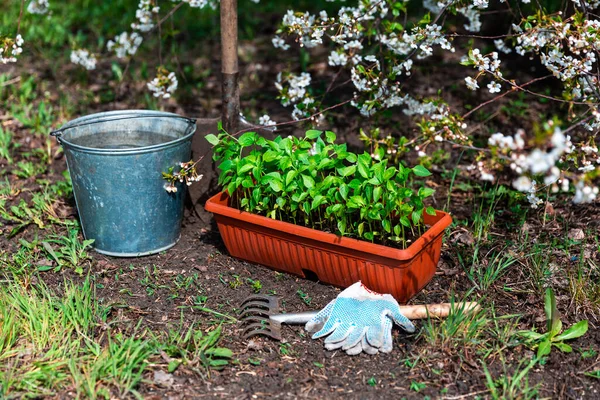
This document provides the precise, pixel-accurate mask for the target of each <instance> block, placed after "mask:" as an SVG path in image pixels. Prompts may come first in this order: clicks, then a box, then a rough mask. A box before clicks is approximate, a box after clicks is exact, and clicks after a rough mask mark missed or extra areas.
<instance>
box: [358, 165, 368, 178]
mask: <svg viewBox="0 0 600 400" xmlns="http://www.w3.org/2000/svg"><path fill="white" fill-rule="evenodd" d="M358 173H359V174H360V176H362V177H363V178H365V179H369V169H368V168H367V166H366V165H364V164H363V163H361V162H360V161H359V163H358Z"/></svg>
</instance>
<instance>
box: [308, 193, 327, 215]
mask: <svg viewBox="0 0 600 400" xmlns="http://www.w3.org/2000/svg"><path fill="white" fill-rule="evenodd" d="M326 202H327V199H326V198H325V196H323V195H320V194H318V195H316V196H315V198H314V199H313V201H312V204H311V206H310V209H311V211H312V210H314V209H316V208H318V207H319V206H320V205H321V204H323V203H326Z"/></svg>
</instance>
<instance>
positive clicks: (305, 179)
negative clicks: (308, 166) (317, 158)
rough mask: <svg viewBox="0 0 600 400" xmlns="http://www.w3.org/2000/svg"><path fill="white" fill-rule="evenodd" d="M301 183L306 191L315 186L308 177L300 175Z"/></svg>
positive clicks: (313, 181)
mask: <svg viewBox="0 0 600 400" xmlns="http://www.w3.org/2000/svg"><path fill="white" fill-rule="evenodd" d="M302 182H303V183H304V186H305V187H306V188H307V189H312V188H313V187H314V186H315V180H314V179H313V178H312V176H310V175H304V174H302Z"/></svg>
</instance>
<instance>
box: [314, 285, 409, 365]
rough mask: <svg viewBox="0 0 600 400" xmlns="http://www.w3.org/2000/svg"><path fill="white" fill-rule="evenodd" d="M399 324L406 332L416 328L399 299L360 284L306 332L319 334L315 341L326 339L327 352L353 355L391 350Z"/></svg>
mask: <svg viewBox="0 0 600 400" xmlns="http://www.w3.org/2000/svg"><path fill="white" fill-rule="evenodd" d="M392 321H393V322H396V323H397V324H398V325H400V326H401V327H402V328H403V329H404V330H405V331H407V332H414V331H415V327H414V325H413V324H412V322H410V320H409V319H408V318H406V317H405V316H404V315H402V313H401V312H400V306H399V304H398V302H397V301H396V299H394V298H393V297H392V296H391V295H389V294H379V293H375V292H373V291H371V290H369V289H367V288H366V287H365V286H364V285H363V284H362V283H361V282H357V283H355V284H353V285H352V286H350V287H348V288H347V289H346V290H344V291H343V292H342V293H340V294H339V295H338V297H337V298H335V299H334V300H332V301H331V302H330V303H329V304H327V306H325V308H324V309H323V310H321V311H319V312H318V313H317V315H315V316H314V317H313V318H312V319H311V320H310V321H309V322H307V323H306V326H305V329H306V330H307V331H309V332H315V331H317V330H318V332H316V333H315V334H314V335H313V336H312V338H313V339H318V338H320V337H323V336H327V335H329V336H328V337H327V338H326V339H325V348H326V349H327V350H335V349H340V348H341V349H342V350H344V351H346V352H347V353H348V354H350V355H354V354H359V353H360V352H362V351H364V352H365V353H367V354H376V353H377V352H379V351H381V352H384V353H388V352H390V351H392V347H393V340H392V325H393V322H392Z"/></svg>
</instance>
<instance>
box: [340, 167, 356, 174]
mask: <svg viewBox="0 0 600 400" xmlns="http://www.w3.org/2000/svg"><path fill="white" fill-rule="evenodd" d="M337 172H338V174H340V175H341V176H351V175H354V173H355V172H356V165H350V166H349V167H343V168H338V169H337Z"/></svg>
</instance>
